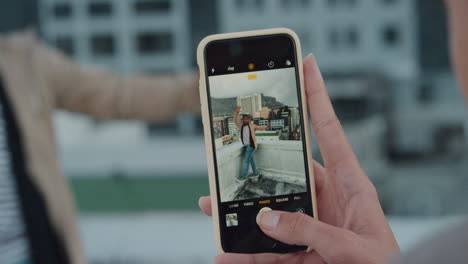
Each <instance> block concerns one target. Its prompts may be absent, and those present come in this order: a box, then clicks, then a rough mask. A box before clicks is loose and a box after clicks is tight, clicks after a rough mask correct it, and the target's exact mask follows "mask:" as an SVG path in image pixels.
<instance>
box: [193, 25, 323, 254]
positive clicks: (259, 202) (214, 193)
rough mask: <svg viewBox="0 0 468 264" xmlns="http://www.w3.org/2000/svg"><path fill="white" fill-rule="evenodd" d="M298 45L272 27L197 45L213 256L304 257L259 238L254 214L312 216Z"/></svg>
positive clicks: (292, 248)
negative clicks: (215, 251)
mask: <svg viewBox="0 0 468 264" xmlns="http://www.w3.org/2000/svg"><path fill="white" fill-rule="evenodd" d="M301 56H302V55H301V48H300V43H299V38H298V37H297V35H296V34H295V33H294V32H293V31H292V30H290V29H286V28H278V29H268V30H259V31H248V32H238V33H230V34H219V35H212V36H208V37H206V38H205V39H203V40H202V41H201V42H200V45H199V47H198V51H197V60H198V65H199V68H200V97H201V107H202V116H203V126H204V134H205V143H206V153H207V160H208V175H209V183H210V195H211V199H212V210H213V221H214V228H215V240H216V244H217V249H218V251H219V253H223V252H230V253H266V252H273V253H287V252H295V251H301V250H305V249H306V248H305V247H303V246H297V245H287V244H284V243H281V242H279V241H276V240H274V239H272V238H270V237H268V236H266V235H265V234H264V233H263V232H262V231H261V229H260V228H259V227H258V225H257V224H256V216H257V214H258V213H259V211H260V210H281V211H289V212H300V213H304V214H307V215H310V216H313V217H317V206H316V199H315V188H314V175H313V169H312V152H311V146H310V140H311V139H310V134H309V131H310V129H309V121H308V120H309V119H308V116H307V107H306V100H305V90H304V81H303V70H302V57H301Z"/></svg>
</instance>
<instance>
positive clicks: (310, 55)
mask: <svg viewBox="0 0 468 264" xmlns="http://www.w3.org/2000/svg"><path fill="white" fill-rule="evenodd" d="M312 56H314V54H312V53H309V54H307V56H306V58H309V57H312Z"/></svg>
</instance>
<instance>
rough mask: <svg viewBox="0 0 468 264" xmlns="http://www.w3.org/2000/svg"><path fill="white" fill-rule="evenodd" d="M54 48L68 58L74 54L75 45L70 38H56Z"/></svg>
mask: <svg viewBox="0 0 468 264" xmlns="http://www.w3.org/2000/svg"><path fill="white" fill-rule="evenodd" d="M55 47H57V48H58V49H59V50H60V51H62V52H63V53H65V54H67V55H69V56H71V55H73V54H74V53H75V45H74V43H73V39H72V37H71V36H58V37H57V38H56V39H55Z"/></svg>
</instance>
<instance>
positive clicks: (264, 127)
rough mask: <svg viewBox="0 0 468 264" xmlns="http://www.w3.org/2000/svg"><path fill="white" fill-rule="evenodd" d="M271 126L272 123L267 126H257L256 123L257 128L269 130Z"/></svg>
mask: <svg viewBox="0 0 468 264" xmlns="http://www.w3.org/2000/svg"><path fill="white" fill-rule="evenodd" d="M270 128H271V125H270V124H268V125H267V126H257V125H255V130H268V129H270Z"/></svg>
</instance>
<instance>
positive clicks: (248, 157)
mask: <svg viewBox="0 0 468 264" xmlns="http://www.w3.org/2000/svg"><path fill="white" fill-rule="evenodd" d="M239 112H240V107H239V106H238V107H237V108H236V111H235V112H234V122H235V123H236V125H237V127H238V128H239V133H240V140H241V142H242V146H244V148H245V159H244V165H243V167H242V173H241V175H239V177H238V178H236V180H237V182H241V183H242V182H245V181H246V180H247V179H248V178H249V177H248V173H249V167H252V172H253V175H252V176H251V177H250V178H251V180H252V182H257V181H258V179H259V178H260V177H261V175H260V174H259V173H258V171H257V167H256V166H255V161H254V158H253V156H254V153H255V150H256V149H257V138H256V137H255V131H257V130H267V129H268V126H257V125H255V124H254V123H253V122H251V121H250V116H249V115H242V122H239Z"/></svg>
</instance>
